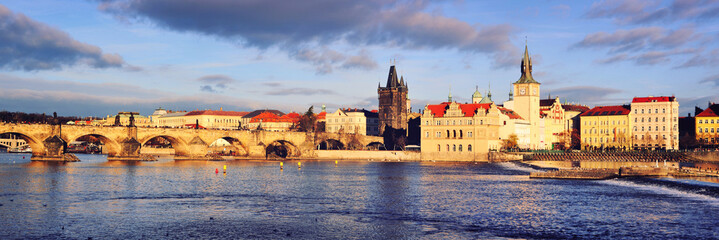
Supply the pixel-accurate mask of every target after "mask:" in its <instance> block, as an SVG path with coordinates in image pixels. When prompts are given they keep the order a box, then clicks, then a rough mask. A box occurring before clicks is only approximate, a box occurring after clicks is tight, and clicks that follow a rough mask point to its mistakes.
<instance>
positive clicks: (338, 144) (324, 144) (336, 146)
mask: <svg viewBox="0 0 719 240" xmlns="http://www.w3.org/2000/svg"><path fill="white" fill-rule="evenodd" d="M316 148H317V149H318V150H342V149H345V144H344V143H342V141H340V140H337V139H332V138H330V139H325V140H324V141H321V142H320V143H319V144H317V146H316Z"/></svg>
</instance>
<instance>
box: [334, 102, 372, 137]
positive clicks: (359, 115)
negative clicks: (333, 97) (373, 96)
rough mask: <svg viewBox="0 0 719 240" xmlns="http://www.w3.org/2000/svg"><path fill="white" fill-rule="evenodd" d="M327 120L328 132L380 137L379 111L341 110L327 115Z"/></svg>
mask: <svg viewBox="0 0 719 240" xmlns="http://www.w3.org/2000/svg"><path fill="white" fill-rule="evenodd" d="M326 118H327V119H326V123H325V124H326V125H325V131H326V132H329V133H356V134H361V135H370V136H379V114H378V113H377V110H372V111H368V110H364V109H357V108H354V109H353V108H345V109H342V108H340V109H337V111H335V112H334V113H331V114H327V115H326Z"/></svg>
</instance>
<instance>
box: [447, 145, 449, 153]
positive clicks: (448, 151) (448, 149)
mask: <svg viewBox="0 0 719 240" xmlns="http://www.w3.org/2000/svg"><path fill="white" fill-rule="evenodd" d="M447 152H449V144H447Z"/></svg>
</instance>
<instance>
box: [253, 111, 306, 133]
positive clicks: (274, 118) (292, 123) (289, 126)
mask: <svg viewBox="0 0 719 240" xmlns="http://www.w3.org/2000/svg"><path fill="white" fill-rule="evenodd" d="M301 117H302V116H300V114H299V113H295V112H291V113H288V114H285V115H282V116H278V115H276V114H274V113H273V112H269V111H266V112H262V113H260V114H259V115H257V116H254V117H252V119H250V122H249V123H248V127H249V129H250V130H262V131H270V132H287V131H292V130H295V129H296V128H297V127H298V124H299V122H300V118H301Z"/></svg>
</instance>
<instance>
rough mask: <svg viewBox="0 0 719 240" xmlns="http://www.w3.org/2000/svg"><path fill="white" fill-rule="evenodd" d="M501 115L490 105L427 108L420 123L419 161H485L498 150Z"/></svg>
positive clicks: (448, 105) (438, 105)
mask: <svg viewBox="0 0 719 240" xmlns="http://www.w3.org/2000/svg"><path fill="white" fill-rule="evenodd" d="M501 114H502V113H501V112H500V110H499V108H498V107H497V106H496V105H494V104H493V103H485V104H460V103H456V102H444V103H441V104H436V105H427V106H426V107H425V109H424V113H423V114H422V117H421V120H420V121H421V149H422V158H423V159H432V160H487V158H488V152H489V151H490V150H497V149H499V148H500V147H501V143H500V139H499V128H500V115H501Z"/></svg>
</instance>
